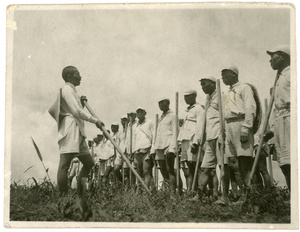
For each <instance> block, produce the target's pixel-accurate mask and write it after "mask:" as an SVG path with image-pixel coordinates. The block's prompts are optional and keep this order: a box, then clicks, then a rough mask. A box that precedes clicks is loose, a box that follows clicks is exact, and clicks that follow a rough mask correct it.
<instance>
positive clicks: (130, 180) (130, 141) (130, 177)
mask: <svg viewBox="0 0 300 232" xmlns="http://www.w3.org/2000/svg"><path fill="white" fill-rule="evenodd" d="M129 126H130V128H129V129H130V131H129V133H130V134H129V155H130V163H131V160H132V117H131V116H129ZM129 185H130V186H132V172H131V170H130V171H129Z"/></svg>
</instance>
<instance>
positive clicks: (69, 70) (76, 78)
mask: <svg viewBox="0 0 300 232" xmlns="http://www.w3.org/2000/svg"><path fill="white" fill-rule="evenodd" d="M62 78H63V79H64V81H65V82H68V83H71V84H73V85H74V86H78V85H80V81H81V76H80V74H79V72H78V70H77V68H76V67H74V66H67V67H65V68H64V69H63V71H62Z"/></svg>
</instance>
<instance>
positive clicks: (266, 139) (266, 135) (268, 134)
mask: <svg viewBox="0 0 300 232" xmlns="http://www.w3.org/2000/svg"><path fill="white" fill-rule="evenodd" d="M273 137H274V133H273V132H272V131H267V132H266V133H265V134H264V137H263V138H264V141H265V142H267V141H269V140H270V139H271V138H273Z"/></svg>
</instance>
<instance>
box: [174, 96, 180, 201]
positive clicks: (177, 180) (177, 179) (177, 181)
mask: <svg viewBox="0 0 300 232" xmlns="http://www.w3.org/2000/svg"><path fill="white" fill-rule="evenodd" d="M175 99H176V103H175V104H176V106H175V110H176V111H175V113H176V117H175V120H176V121H175V123H176V164H177V167H176V186H177V190H178V191H177V193H178V195H179V194H180V189H179V185H180V183H179V182H180V179H179V178H180V163H179V149H178V140H177V138H178V134H179V117H178V92H176V96H175Z"/></svg>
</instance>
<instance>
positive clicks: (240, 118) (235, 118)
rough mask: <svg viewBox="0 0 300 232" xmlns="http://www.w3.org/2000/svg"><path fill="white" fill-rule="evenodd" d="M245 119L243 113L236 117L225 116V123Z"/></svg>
mask: <svg viewBox="0 0 300 232" xmlns="http://www.w3.org/2000/svg"><path fill="white" fill-rule="evenodd" d="M244 119H245V115H244V114H241V115H239V116H236V117H232V118H225V121H226V123H231V122H239V121H243V120H244Z"/></svg>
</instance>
